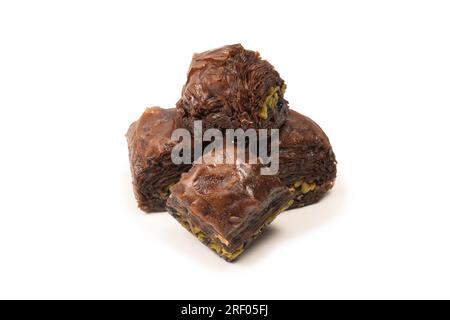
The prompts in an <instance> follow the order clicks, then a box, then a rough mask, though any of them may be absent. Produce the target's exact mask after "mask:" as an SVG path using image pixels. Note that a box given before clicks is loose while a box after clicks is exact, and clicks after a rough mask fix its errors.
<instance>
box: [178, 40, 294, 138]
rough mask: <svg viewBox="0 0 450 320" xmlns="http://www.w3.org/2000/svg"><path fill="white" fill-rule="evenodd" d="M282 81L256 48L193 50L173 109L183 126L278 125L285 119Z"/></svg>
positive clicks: (205, 127) (259, 126) (226, 47)
mask: <svg viewBox="0 0 450 320" xmlns="http://www.w3.org/2000/svg"><path fill="white" fill-rule="evenodd" d="M285 90H286V85H285V83H284V81H283V79H281V78H280V75H279V74H278V72H277V71H276V70H275V69H274V67H273V66H272V65H271V64H270V63H269V62H267V61H266V60H262V59H261V57H260V55H259V53H258V52H254V51H250V50H246V49H244V48H243V47H242V45H240V44H235V45H228V46H224V47H221V48H218V49H214V50H211V51H206V52H203V53H199V54H194V56H193V58H192V62H191V65H190V68H189V71H188V77H187V82H186V84H185V85H184V87H183V90H182V97H181V99H180V100H179V101H178V103H177V110H178V112H179V115H180V118H181V119H182V121H183V124H184V126H185V127H186V128H189V129H191V130H192V128H193V122H194V121H195V120H202V121H203V130H206V129H209V128H219V129H237V128H242V129H244V130H245V129H248V128H254V129H260V128H263V129H269V128H280V127H281V126H282V125H283V123H284V122H285V120H286V117H287V112H288V103H287V101H286V100H285V99H284V92H285Z"/></svg>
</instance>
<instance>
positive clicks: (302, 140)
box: [279, 110, 336, 208]
mask: <svg viewBox="0 0 450 320" xmlns="http://www.w3.org/2000/svg"><path fill="white" fill-rule="evenodd" d="M279 176H280V178H281V180H282V181H283V182H284V183H285V184H286V185H287V186H289V187H290V188H291V190H292V191H293V192H294V193H295V202H294V204H293V205H292V206H291V208H297V207H302V206H305V205H309V204H312V203H315V202H317V201H319V200H320V199H321V198H322V197H323V196H324V195H325V193H326V192H327V191H328V190H330V189H331V188H332V187H333V184H334V180H335V178H336V157H335V155H334V152H333V149H332V147H331V144H330V141H329V139H328V137H327V135H326V134H325V132H324V131H323V130H322V129H321V128H320V127H319V125H317V124H316V123H315V122H314V121H313V120H311V119H310V118H308V117H306V116H304V115H302V114H300V113H298V112H296V111H293V110H289V116H288V119H287V121H286V124H285V125H284V126H283V127H282V128H281V130H280V171H279Z"/></svg>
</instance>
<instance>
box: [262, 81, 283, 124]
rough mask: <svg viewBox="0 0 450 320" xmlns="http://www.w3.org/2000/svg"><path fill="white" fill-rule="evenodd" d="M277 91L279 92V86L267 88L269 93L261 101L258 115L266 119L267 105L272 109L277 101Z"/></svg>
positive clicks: (267, 115)
mask: <svg viewBox="0 0 450 320" xmlns="http://www.w3.org/2000/svg"><path fill="white" fill-rule="evenodd" d="M278 92H280V87H271V88H270V89H269V93H268V95H267V96H266V99H265V100H264V102H263V105H262V107H261V112H260V113H259V117H260V118H262V119H264V120H267V118H268V117H269V114H268V107H270V108H272V109H274V108H275V106H276V105H277V102H278Z"/></svg>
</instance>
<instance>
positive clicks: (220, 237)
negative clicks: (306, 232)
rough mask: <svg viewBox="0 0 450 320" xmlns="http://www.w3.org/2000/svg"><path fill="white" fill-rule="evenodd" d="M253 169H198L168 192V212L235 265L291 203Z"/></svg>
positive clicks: (282, 189) (281, 188) (241, 165)
mask: <svg viewBox="0 0 450 320" xmlns="http://www.w3.org/2000/svg"><path fill="white" fill-rule="evenodd" d="M260 169H261V166H260V165H259V164H247V163H245V162H240V161H236V162H235V164H220V163H209V164H198V165H194V166H193V167H192V168H191V169H190V170H189V172H187V173H184V174H183V175H182V176H181V180H180V182H178V183H177V184H175V185H174V186H172V187H171V188H170V190H171V195H170V197H169V199H168V200H167V209H168V211H169V213H170V214H171V215H172V216H173V217H174V218H175V219H177V220H178V222H179V223H180V224H181V225H183V226H184V227H185V228H186V229H187V230H188V231H190V232H191V233H192V234H193V235H195V236H196V237H197V238H198V239H199V240H200V241H201V242H202V243H204V244H205V245H206V246H208V247H209V248H211V249H212V250H213V251H214V252H216V253H217V254H218V255H219V256H221V257H222V258H224V259H225V260H227V261H233V260H235V259H236V258H237V257H238V256H239V255H240V254H241V253H242V252H243V251H244V250H245V249H246V248H247V247H248V246H249V244H250V243H251V242H252V240H254V239H255V238H256V237H258V235H260V234H261V232H262V231H263V229H264V228H265V227H266V226H267V225H269V224H270V223H271V222H272V221H273V220H274V219H275V217H276V216H277V215H278V214H279V213H281V212H282V211H283V210H285V209H287V208H288V207H289V206H290V205H291V204H292V202H293V200H292V199H293V194H292V192H290V191H289V189H288V188H287V187H286V186H285V185H284V184H283V183H282V182H281V181H280V179H279V178H278V177H277V176H268V175H261V174H260Z"/></svg>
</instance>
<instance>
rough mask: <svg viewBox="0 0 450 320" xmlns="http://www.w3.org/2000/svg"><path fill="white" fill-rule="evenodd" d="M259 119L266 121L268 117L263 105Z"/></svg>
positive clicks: (265, 107)
mask: <svg viewBox="0 0 450 320" xmlns="http://www.w3.org/2000/svg"><path fill="white" fill-rule="evenodd" d="M259 117H260V118H261V119H264V120H267V118H268V117H269V115H268V113H267V106H266V105H265V104H264V105H263V106H262V109H261V112H260V113H259Z"/></svg>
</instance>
